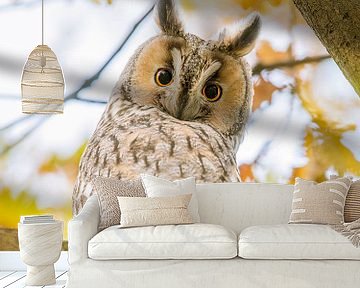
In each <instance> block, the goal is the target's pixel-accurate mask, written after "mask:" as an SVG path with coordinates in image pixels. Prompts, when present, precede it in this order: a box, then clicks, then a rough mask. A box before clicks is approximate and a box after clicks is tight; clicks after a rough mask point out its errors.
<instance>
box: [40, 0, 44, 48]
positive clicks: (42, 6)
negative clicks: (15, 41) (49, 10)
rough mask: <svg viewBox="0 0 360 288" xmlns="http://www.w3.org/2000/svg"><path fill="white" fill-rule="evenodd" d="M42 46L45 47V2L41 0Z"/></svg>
mask: <svg viewBox="0 0 360 288" xmlns="http://www.w3.org/2000/svg"><path fill="white" fill-rule="evenodd" d="M41 44H42V45H44V0H41Z"/></svg>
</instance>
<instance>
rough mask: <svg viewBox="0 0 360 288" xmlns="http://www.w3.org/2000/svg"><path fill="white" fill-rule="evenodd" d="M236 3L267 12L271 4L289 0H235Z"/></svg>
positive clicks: (275, 4)
mask: <svg viewBox="0 0 360 288" xmlns="http://www.w3.org/2000/svg"><path fill="white" fill-rule="evenodd" d="M233 1H234V3H235V4H237V5H240V6H241V8H243V9H245V10H247V9H253V10H257V11H260V12H266V11H267V10H268V9H269V8H270V7H271V6H273V7H276V6H279V5H280V4H282V3H284V2H287V1H285V0H233Z"/></svg>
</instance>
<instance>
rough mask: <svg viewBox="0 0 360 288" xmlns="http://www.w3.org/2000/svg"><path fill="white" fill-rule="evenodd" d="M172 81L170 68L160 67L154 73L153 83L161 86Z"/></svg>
mask: <svg viewBox="0 0 360 288" xmlns="http://www.w3.org/2000/svg"><path fill="white" fill-rule="evenodd" d="M172 81H173V75H172V73H171V70H169V69H165V68H160V69H159V70H157V71H156V74H155V83H156V84H157V85H159V86H161V87H164V86H168V85H170V84H171V83H172Z"/></svg>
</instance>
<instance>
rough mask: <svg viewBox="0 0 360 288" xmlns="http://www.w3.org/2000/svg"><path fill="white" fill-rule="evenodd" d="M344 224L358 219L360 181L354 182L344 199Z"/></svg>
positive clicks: (359, 214) (359, 212)
mask: <svg viewBox="0 0 360 288" xmlns="http://www.w3.org/2000/svg"><path fill="white" fill-rule="evenodd" d="M344 218H345V222H353V221H356V220H358V219H360V180H357V181H354V182H353V183H352V184H351V186H350V189H349V193H348V195H347V197H346V202H345V212H344Z"/></svg>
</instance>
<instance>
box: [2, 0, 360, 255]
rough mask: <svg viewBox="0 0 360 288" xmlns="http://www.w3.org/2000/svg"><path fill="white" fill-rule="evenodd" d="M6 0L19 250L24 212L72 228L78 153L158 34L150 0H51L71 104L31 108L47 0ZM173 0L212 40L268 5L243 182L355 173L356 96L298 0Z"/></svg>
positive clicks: (7, 106) (9, 237) (6, 213)
mask: <svg viewBox="0 0 360 288" xmlns="http://www.w3.org/2000/svg"><path fill="white" fill-rule="evenodd" d="M1 2H2V3H1V4H0V27H1V28H0V36H1V39H3V41H2V42H1V43H0V250H17V249H18V246H17V238H16V235H17V230H16V228H17V223H18V221H19V217H20V215H25V214H42V213H51V214H54V215H55V217H56V218H58V219H62V220H64V221H65V226H66V224H67V222H68V221H69V220H70V219H71V216H72V213H71V195H72V187H73V185H74V182H75V178H76V175H77V171H78V164H79V160H80V157H81V154H82V152H83V150H84V148H85V146H86V143H87V140H88V138H89V137H90V136H91V133H92V131H93V130H94V129H95V127H96V124H97V122H98V120H99V118H100V116H101V113H102V111H103V109H104V107H105V106H104V103H106V101H107V98H108V97H109V95H110V93H111V89H112V87H113V86H114V84H115V82H116V80H117V78H118V77H119V75H120V72H121V70H122V68H123V67H124V65H125V64H126V62H127V60H128V59H129V57H130V56H131V54H132V53H133V51H134V50H135V48H136V47H137V46H138V45H139V44H141V43H142V42H144V41H145V40H146V39H148V38H149V37H151V36H153V35H156V33H158V30H157V27H156V25H155V23H154V21H153V17H151V16H152V15H149V16H147V13H149V11H150V10H151V7H152V6H153V4H154V3H153V1H145V0H136V1H133V0H122V1H120V0H118V1H116V0H113V1H111V0H103V1H102V0H66V1H58V0H53V1H45V4H46V10H45V17H46V18H45V25H46V30H45V42H46V43H48V45H49V46H50V47H51V48H52V49H53V50H54V51H55V52H56V54H57V56H58V58H59V61H60V63H61V64H62V66H63V70H64V76H65V79H66V95H67V96H66V97H67V98H66V105H65V112H64V115H58V116H36V115H33V116H25V115H22V114H21V102H20V80H19V79H20V76H21V71H22V65H23V64H24V63H25V61H26V57H27V55H28V54H29V53H30V51H31V50H32V49H33V48H34V47H35V46H36V45H37V44H39V42H40V40H41V38H40V37H41V30H40V28H41V26H40V23H41V18H40V15H41V14H40V13H41V10H40V5H41V1H38V0H37V1H33V0H5V1H1ZM177 2H178V4H179V13H180V14H181V17H182V19H183V21H184V23H185V28H186V30H187V31H188V32H191V33H194V34H197V35H199V36H201V37H203V38H205V39H209V38H211V37H213V35H215V34H216V32H217V31H219V30H221V28H223V27H224V26H225V25H229V24H231V23H232V22H234V21H238V20H239V19H241V18H242V17H244V16H246V15H247V14H249V13H251V12H252V11H258V12H259V13H261V16H262V20H263V29H262V31H261V34H260V39H259V41H258V43H257V45H256V47H255V49H254V51H253V52H252V53H251V54H249V55H248V56H247V59H248V61H249V62H250V64H251V66H252V67H253V80H254V89H255V96H254V102H253V113H252V116H251V118H250V121H249V125H248V129H247V133H246V136H245V139H244V142H243V143H242V144H241V146H240V149H239V151H238V153H237V162H238V165H239V171H240V176H241V178H242V180H243V181H255V182H277V183H293V181H294V179H295V177H303V178H306V179H313V180H316V181H322V180H324V179H326V178H328V176H329V175H330V174H332V173H334V174H341V175H343V174H346V175H354V176H355V177H356V176H358V175H359V174H360V98H359V97H358V96H357V95H356V93H355V92H354V90H353V88H352V87H351V86H350V84H349V83H348V82H347V81H346V80H345V78H344V77H343V75H342V74H341V72H340V70H339V68H338V67H337V66H336V64H335V63H334V62H333V61H332V60H331V59H330V57H329V56H328V54H327V52H326V50H325V49H324V47H323V46H322V45H321V43H320V42H319V40H318V39H317V38H316V36H315V35H314V33H313V32H312V30H311V29H310V28H309V27H308V26H307V25H306V23H305V21H304V20H303V18H302V17H301V15H300V14H299V13H298V12H297V10H296V8H295V7H294V6H293V4H292V2H291V1H289V0H224V1H215V0H210V1H200V0H181V1H177ZM150 14H151V13H150ZM144 16H145V17H144ZM142 18H143V19H142ZM141 19H142V20H141ZM140 20H141V21H140ZM137 21H138V22H139V23H138V24H139V25H138V26H137V27H135V28H136V29H133V28H134V25H136V24H137ZM129 34H130V36H131V37H129V39H128V40H126V41H125V42H124V39H126V38H127V36H129ZM64 236H65V237H64V238H65V240H66V239H67V231H65V235H64ZM64 249H66V241H65V244H64Z"/></svg>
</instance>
